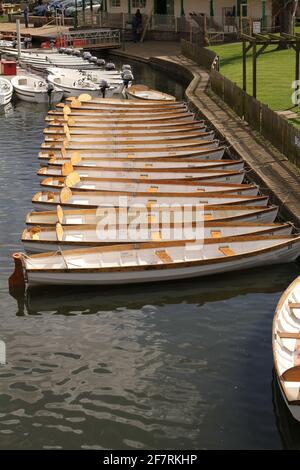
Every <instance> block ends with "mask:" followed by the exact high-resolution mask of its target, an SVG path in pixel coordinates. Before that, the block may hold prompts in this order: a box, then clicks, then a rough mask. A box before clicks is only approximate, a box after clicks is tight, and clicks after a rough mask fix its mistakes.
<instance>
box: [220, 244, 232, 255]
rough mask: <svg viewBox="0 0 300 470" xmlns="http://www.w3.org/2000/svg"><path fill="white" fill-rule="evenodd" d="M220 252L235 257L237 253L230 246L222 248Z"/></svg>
mask: <svg viewBox="0 0 300 470" xmlns="http://www.w3.org/2000/svg"><path fill="white" fill-rule="evenodd" d="M219 251H220V252H221V253H223V255H225V256H234V255H236V252H235V251H233V250H232V249H231V248H230V247H229V246H220V247H219Z"/></svg>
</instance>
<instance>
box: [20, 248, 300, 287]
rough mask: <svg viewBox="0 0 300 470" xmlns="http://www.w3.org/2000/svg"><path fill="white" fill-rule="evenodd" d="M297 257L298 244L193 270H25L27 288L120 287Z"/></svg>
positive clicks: (199, 266)
mask: <svg viewBox="0 0 300 470" xmlns="http://www.w3.org/2000/svg"><path fill="white" fill-rule="evenodd" d="M298 256H299V244H297V243H295V244H294V245H293V242H291V244H289V245H288V246H283V247H280V248H277V249H274V250H273V251H271V252H270V251H268V252H262V253H259V254H258V253H256V254H255V255H253V256H248V257H245V258H242V259H241V258H239V259H236V260H235V259H231V260H230V261H229V260H218V263H213V264H209V263H206V262H202V263H199V264H197V265H196V266H194V265H190V266H184V267H180V266H176V267H174V268H168V269H164V268H165V266H164V265H162V266H161V265H160V266H159V267H156V269H149V267H148V269H145V270H142V269H137V270H134V269H130V270H129V269H124V270H119V271H105V270H101V269H95V270H90V269H89V270H84V269H78V270H77V271H78V272H76V270H69V269H65V270H64V271H63V272H47V271H45V272H43V271H38V272H34V271H33V270H30V269H29V270H27V272H26V274H27V279H28V284H29V285H31V286H34V285H43V284H46V285H51V284H52V285H81V286H82V285H121V284H141V283H149V282H163V281H174V280H179V279H191V278H196V277H202V276H210V275H217V274H223V273H227V272H233V271H239V270H246V269H251V268H257V267H259V266H269V265H276V264H282V263H288V262H292V261H295V260H296V258H297V257H298Z"/></svg>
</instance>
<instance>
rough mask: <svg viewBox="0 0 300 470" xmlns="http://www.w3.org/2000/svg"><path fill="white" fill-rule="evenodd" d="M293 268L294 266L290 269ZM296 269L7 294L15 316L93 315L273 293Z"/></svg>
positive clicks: (297, 267) (295, 266)
mask: <svg viewBox="0 0 300 470" xmlns="http://www.w3.org/2000/svg"><path fill="white" fill-rule="evenodd" d="M293 268H294V269H293ZM298 272H299V266H298V265H297V264H296V263H290V264H287V265H281V266H276V269H275V268H274V267H272V266H270V267H267V268H264V269H261V268H257V269H251V270H248V271H240V272H237V273H229V274H228V273H227V274H224V275H219V276H213V277H206V278H198V279H197V278H196V279H192V280H181V281H174V282H163V283H152V284H144V285H143V284H139V285H138V286H136V285H122V286H121V285H118V286H115V287H111V286H102V287H101V286H100V287H99V286H98V287H84V286H83V287H80V286H76V289H75V288H74V286H73V287H72V286H39V287H30V288H28V289H27V290H26V291H25V290H23V289H21V290H19V291H18V290H16V291H11V292H10V294H11V295H12V296H13V297H14V298H15V299H16V300H17V302H18V312H17V314H18V315H26V314H27V315H39V314H43V313H46V312H48V313H53V314H58V315H70V314H71V315H74V314H81V313H84V314H96V313H98V312H99V311H112V310H116V309H119V308H128V309H141V308H143V307H144V306H145V305H156V306H163V305H168V304H181V303H182V304H197V305H204V304H206V303H209V302H218V301H222V300H228V299H231V298H234V297H236V296H238V295H243V294H244V295H245V294H249V293H275V292H281V291H282V290H284V289H285V287H286V282H287V281H286V279H287V277H288V276H290V278H291V280H292V279H293V276H294V277H295V273H298Z"/></svg>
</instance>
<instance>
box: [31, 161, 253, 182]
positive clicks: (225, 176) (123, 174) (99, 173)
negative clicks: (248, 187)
mask: <svg viewBox="0 0 300 470" xmlns="http://www.w3.org/2000/svg"><path fill="white" fill-rule="evenodd" d="M73 171H74V167H73V165H72V164H71V163H70V162H67V163H65V164H64V165H62V167H57V166H46V167H42V168H40V169H39V170H38V172H37V174H38V176H40V177H42V178H45V177H46V176H47V177H58V178H61V177H65V176H67V175H68V174H70V173H71V172H73ZM76 173H77V174H78V175H79V177H80V178H81V179H82V178H97V179H99V178H100V179H107V180H114V179H115V180H129V179H131V180H136V181H149V180H150V181H153V180H171V181H173V180H175V181H188V180H197V181H202V180H205V181H212V182H217V181H219V182H224V183H225V182H227V183H242V181H243V179H244V175H245V172H244V171H240V170H239V171H232V170H219V171H218V170H209V169H207V170H205V169H203V170H202V169H191V170H185V169H181V170H179V171H178V170H177V171H172V170H171V169H170V170H165V171H160V170H157V171H156V170H153V169H152V171H147V170H141V171H137V170H134V169H133V170H132V169H130V168H127V169H124V170H123V171H122V170H113V169H109V168H104V169H97V168H83V167H81V168H76Z"/></svg>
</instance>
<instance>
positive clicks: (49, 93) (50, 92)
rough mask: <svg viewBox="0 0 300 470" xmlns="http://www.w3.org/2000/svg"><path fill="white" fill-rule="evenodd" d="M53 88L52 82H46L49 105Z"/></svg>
mask: <svg viewBox="0 0 300 470" xmlns="http://www.w3.org/2000/svg"><path fill="white" fill-rule="evenodd" d="M54 90H55V88H54V86H53V85H52V83H50V82H48V83H47V95H48V100H49V105H50V104H51V98H52V92H53V91H54Z"/></svg>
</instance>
